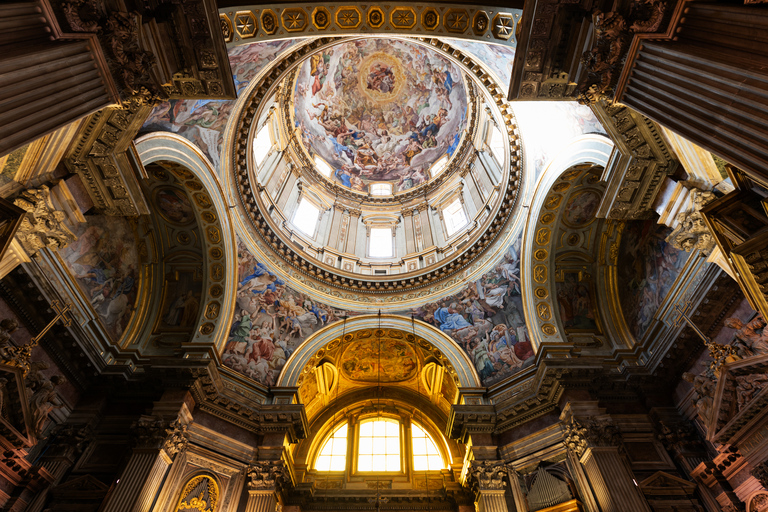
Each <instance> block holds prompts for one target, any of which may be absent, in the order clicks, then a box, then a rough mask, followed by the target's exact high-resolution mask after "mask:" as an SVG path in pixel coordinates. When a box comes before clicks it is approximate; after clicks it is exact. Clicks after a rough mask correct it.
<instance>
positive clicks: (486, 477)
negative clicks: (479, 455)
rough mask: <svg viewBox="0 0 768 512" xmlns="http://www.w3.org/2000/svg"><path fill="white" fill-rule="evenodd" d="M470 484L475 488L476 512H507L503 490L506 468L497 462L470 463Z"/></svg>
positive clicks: (505, 483)
mask: <svg viewBox="0 0 768 512" xmlns="http://www.w3.org/2000/svg"><path fill="white" fill-rule="evenodd" d="M469 474H470V478H471V480H470V482H471V483H472V485H473V486H474V487H475V490H476V491H475V492H476V500H477V512H509V509H508V508H507V500H506V498H505V492H504V488H505V487H506V485H507V482H505V481H504V477H505V476H507V467H506V464H504V462H502V461H499V460H484V461H472V465H471V467H470V469H469Z"/></svg>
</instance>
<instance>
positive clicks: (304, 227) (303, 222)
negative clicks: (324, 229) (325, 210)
mask: <svg viewBox="0 0 768 512" xmlns="http://www.w3.org/2000/svg"><path fill="white" fill-rule="evenodd" d="M319 216H320V208H318V207H317V206H315V205H314V204H312V203H311V202H310V201H307V199H306V198H305V197H303V198H301V202H300V203H299V207H298V208H296V213H294V214H293V225H294V226H296V229H298V230H299V231H301V232H302V233H304V234H305V235H307V236H315V229H316V228H317V220H318V217H319Z"/></svg>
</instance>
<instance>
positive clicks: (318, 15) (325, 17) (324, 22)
mask: <svg viewBox="0 0 768 512" xmlns="http://www.w3.org/2000/svg"><path fill="white" fill-rule="evenodd" d="M330 24H331V13H330V12H329V11H328V9H326V8H325V7H323V6H322V5H319V6H317V7H315V10H314V11H312V25H314V26H315V28H316V29H318V30H325V29H326V28H328V25H330Z"/></svg>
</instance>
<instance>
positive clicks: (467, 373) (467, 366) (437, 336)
mask: <svg viewBox="0 0 768 512" xmlns="http://www.w3.org/2000/svg"><path fill="white" fill-rule="evenodd" d="M376 329H382V330H388V329H395V330H398V331H402V332H406V333H412V334H413V336H414V342H419V341H418V340H423V341H424V342H426V343H427V344H428V345H429V346H430V347H431V349H434V350H436V351H437V352H439V353H440V354H442V356H443V357H444V358H445V359H446V360H447V361H448V362H449V363H450V365H451V366H452V368H453V371H454V372H455V373H454V374H453V375H454V380H455V382H456V383H457V385H458V386H459V387H470V388H472V387H474V388H477V387H480V386H481V383H480V378H479V377H478V375H477V371H476V370H475V366H474V364H472V361H470V359H469V356H467V354H466V353H465V352H464V351H463V350H462V349H461V348H460V347H459V346H458V345H456V342H454V341H453V340H452V339H451V338H450V337H448V336H447V335H446V334H445V333H443V332H442V331H440V330H439V329H437V328H435V327H433V326H431V325H429V324H427V323H424V322H421V321H419V320H415V321H414V320H412V319H411V318H407V317H404V316H399V315H381V316H379V315H361V316H354V317H350V318H348V319H347V320H346V321H340V322H335V323H333V324H331V325H328V326H326V327H325V328H324V329H322V330H320V331H318V332H316V333H315V334H314V335H312V336H311V337H309V338H307V339H306V340H305V341H304V342H303V343H302V344H301V345H300V346H299V347H298V348H297V349H296V351H295V352H294V353H293V354H292V355H291V357H290V359H288V361H287V362H286V363H285V366H284V367H283V370H282V372H281V373H280V378H279V379H278V381H277V386H279V387H297V386H298V382H299V378H300V377H301V375H302V372H303V371H304V368H305V367H306V366H307V365H308V364H310V361H311V360H313V359H314V360H316V361H318V362H319V361H320V360H322V355H318V353H319V351H321V350H322V349H323V348H324V347H325V346H326V345H328V344H329V343H332V342H334V341H336V340H340V339H341V336H342V335H346V334H348V333H353V332H355V331H360V330H376Z"/></svg>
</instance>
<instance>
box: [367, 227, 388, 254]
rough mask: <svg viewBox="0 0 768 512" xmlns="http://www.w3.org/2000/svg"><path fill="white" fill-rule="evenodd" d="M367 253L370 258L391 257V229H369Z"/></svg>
mask: <svg viewBox="0 0 768 512" xmlns="http://www.w3.org/2000/svg"><path fill="white" fill-rule="evenodd" d="M368 253H369V254H370V256H371V258H391V257H392V228H371V236H370V240H369V243H368Z"/></svg>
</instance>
